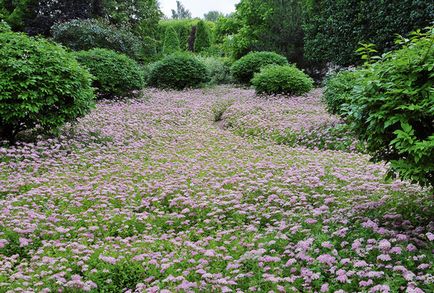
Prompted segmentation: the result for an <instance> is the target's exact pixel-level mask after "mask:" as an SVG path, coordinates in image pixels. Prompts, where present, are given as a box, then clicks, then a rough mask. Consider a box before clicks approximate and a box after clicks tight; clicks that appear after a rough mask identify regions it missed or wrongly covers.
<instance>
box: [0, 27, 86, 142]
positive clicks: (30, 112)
mask: <svg viewBox="0 0 434 293" xmlns="http://www.w3.org/2000/svg"><path fill="white" fill-rule="evenodd" d="M91 83H92V77H91V75H90V74H89V73H88V72H87V71H86V70H85V69H84V68H83V67H81V66H80V65H79V63H78V62H77V61H76V60H75V59H74V57H73V56H72V55H71V54H70V53H68V52H66V51H65V50H64V49H63V48H62V47H60V46H58V45H56V44H53V43H51V42H48V41H46V40H43V39H34V38H30V37H28V36H26V35H24V34H17V33H11V32H9V33H0V137H2V138H3V139H7V140H9V141H10V142H12V143H14V141H15V139H16V135H17V134H18V133H19V132H20V131H23V130H27V129H32V128H34V127H35V126H38V127H40V128H42V129H44V130H51V129H53V128H57V127H59V126H61V125H62V124H64V123H65V122H68V121H72V120H74V119H76V118H77V117H80V116H83V115H85V114H86V113H88V111H89V110H90V109H91V108H92V106H93V105H94V93H93V89H92V87H91Z"/></svg>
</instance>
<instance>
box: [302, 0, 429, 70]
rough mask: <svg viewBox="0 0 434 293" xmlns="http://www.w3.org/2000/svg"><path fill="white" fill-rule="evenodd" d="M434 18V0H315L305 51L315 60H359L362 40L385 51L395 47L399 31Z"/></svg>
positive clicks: (309, 12)
mask: <svg viewBox="0 0 434 293" xmlns="http://www.w3.org/2000/svg"><path fill="white" fill-rule="evenodd" d="M433 19H434V4H433V2H432V1H421V0H402V1H399V4H398V3H397V2H395V1H380V0H372V1H357V0H351V1H349V0H314V1H312V4H311V5H310V7H309V9H308V10H307V11H306V19H305V25H304V32H305V38H304V40H305V55H306V58H307V59H309V60H311V61H314V62H333V63H336V64H339V65H351V64H356V63H357V62H358V61H359V59H358V57H357V55H356V54H355V53H354V52H355V50H356V49H357V48H358V46H359V43H360V42H365V43H366V42H368V43H374V44H376V45H377V50H378V51H379V52H385V51H387V50H389V49H391V48H393V47H394V43H393V39H394V36H395V34H402V35H405V34H408V33H409V32H410V31H412V30H414V29H416V28H420V27H424V26H427V25H429V23H430V22H431V21H432V20H433ZM367 24H368V25H367Z"/></svg>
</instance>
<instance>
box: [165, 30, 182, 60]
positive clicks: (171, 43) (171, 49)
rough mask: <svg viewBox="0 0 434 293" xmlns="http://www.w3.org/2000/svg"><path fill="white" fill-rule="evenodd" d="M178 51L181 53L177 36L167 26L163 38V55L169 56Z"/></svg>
mask: <svg viewBox="0 0 434 293" xmlns="http://www.w3.org/2000/svg"><path fill="white" fill-rule="evenodd" d="M179 51H181V47H180V44H179V38H178V34H177V33H176V31H175V29H174V28H173V27H171V26H169V27H168V28H167V29H166V35H165V36H164V43H163V54H164V55H170V54H173V53H176V52H179Z"/></svg>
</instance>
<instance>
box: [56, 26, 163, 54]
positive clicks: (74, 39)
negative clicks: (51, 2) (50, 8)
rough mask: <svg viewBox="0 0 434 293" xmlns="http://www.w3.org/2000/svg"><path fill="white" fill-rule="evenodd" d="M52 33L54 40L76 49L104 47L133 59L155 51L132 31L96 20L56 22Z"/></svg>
mask: <svg viewBox="0 0 434 293" xmlns="http://www.w3.org/2000/svg"><path fill="white" fill-rule="evenodd" d="M52 34H53V39H54V40H55V41H56V42H59V43H61V44H63V45H65V46H68V47H69V48H71V49H73V50H76V51H80V50H90V49H93V48H105V49H109V50H113V51H116V52H119V53H123V54H125V55H128V56H129V57H131V58H133V59H135V60H144V59H146V58H150V57H152V55H153V54H154V53H155V48H152V44H149V45H148V46H147V45H146V44H144V42H143V41H142V40H140V38H139V37H137V36H136V35H134V34H133V33H131V32H129V31H126V30H123V29H118V28H116V27H114V26H111V25H109V24H107V23H105V22H101V21H97V20H90V19H88V20H72V21H70V22H66V23H61V24H57V25H55V26H54V27H53V29H52Z"/></svg>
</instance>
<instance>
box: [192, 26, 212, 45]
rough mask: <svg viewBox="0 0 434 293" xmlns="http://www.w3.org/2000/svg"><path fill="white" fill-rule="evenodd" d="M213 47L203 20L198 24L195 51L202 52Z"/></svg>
mask: <svg viewBox="0 0 434 293" xmlns="http://www.w3.org/2000/svg"><path fill="white" fill-rule="evenodd" d="M210 46H211V35H210V31H209V28H208V26H207V25H206V23H205V22H204V21H203V20H201V21H199V22H198V24H197V29H196V39H195V42H194V51H195V52H202V51H205V50H207V49H208V48H209V47H210Z"/></svg>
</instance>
